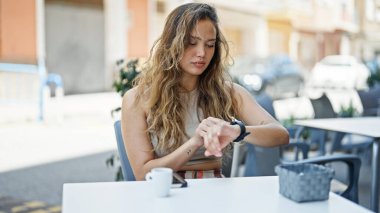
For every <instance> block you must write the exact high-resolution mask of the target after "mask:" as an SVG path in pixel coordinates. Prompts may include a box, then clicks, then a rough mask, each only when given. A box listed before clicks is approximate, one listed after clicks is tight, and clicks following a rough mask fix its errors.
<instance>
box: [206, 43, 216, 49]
mask: <svg viewBox="0 0 380 213" xmlns="http://www.w3.org/2000/svg"><path fill="white" fill-rule="evenodd" d="M206 46H207V47H209V48H212V47H215V44H206Z"/></svg>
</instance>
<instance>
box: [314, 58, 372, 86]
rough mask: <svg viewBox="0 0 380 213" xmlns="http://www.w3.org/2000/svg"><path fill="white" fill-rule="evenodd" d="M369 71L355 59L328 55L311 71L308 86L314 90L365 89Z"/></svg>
mask: <svg viewBox="0 0 380 213" xmlns="http://www.w3.org/2000/svg"><path fill="white" fill-rule="evenodd" d="M369 75H370V71H369V70H368V68H367V67H366V66H365V65H364V64H363V63H360V62H359V61H358V60H357V59H356V58H355V57H353V56H349V55H330V56H326V57H325V58H323V59H322V60H321V61H320V62H318V63H317V64H316V65H315V66H314V68H313V69H312V71H311V76H310V78H309V85H310V86H311V87H314V88H341V89H357V90H360V89H364V88H367V78H368V76H369Z"/></svg>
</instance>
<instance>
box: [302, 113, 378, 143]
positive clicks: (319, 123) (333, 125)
mask: <svg viewBox="0 0 380 213" xmlns="http://www.w3.org/2000/svg"><path fill="white" fill-rule="evenodd" d="M295 124H296V125H299V126H306V127H312V128H318V129H325V130H331V131H338V132H345V133H352V134H358V135H363V136H368V137H373V138H380V117H358V118H326V119H312V120H297V121H295Z"/></svg>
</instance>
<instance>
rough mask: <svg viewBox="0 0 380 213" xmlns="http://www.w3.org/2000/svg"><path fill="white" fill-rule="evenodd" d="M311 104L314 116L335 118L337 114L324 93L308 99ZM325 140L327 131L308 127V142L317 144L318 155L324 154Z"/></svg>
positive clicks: (317, 117)
mask: <svg viewBox="0 0 380 213" xmlns="http://www.w3.org/2000/svg"><path fill="white" fill-rule="evenodd" d="M310 102H311V105H312V106H313V110H314V118H316V119H321V118H335V117H337V114H336V113H335V111H334V108H333V106H332V104H331V102H330V99H329V98H328V97H327V95H326V94H325V93H323V94H322V95H321V97H319V98H317V99H310ZM326 140H327V132H326V131H324V130H320V129H310V143H311V144H318V146H319V155H325V154H326Z"/></svg>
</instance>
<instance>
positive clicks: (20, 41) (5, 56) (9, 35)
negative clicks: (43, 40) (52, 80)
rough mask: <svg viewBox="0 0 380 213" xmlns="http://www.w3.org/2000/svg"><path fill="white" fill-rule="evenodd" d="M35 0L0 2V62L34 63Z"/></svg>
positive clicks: (0, 0) (1, 0)
mask: <svg viewBox="0 0 380 213" xmlns="http://www.w3.org/2000/svg"><path fill="white" fill-rule="evenodd" d="M35 13H36V3H35V0H0V61H5V62H16V63H36V58H37V53H36V52H37V51H36V14H35Z"/></svg>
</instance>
